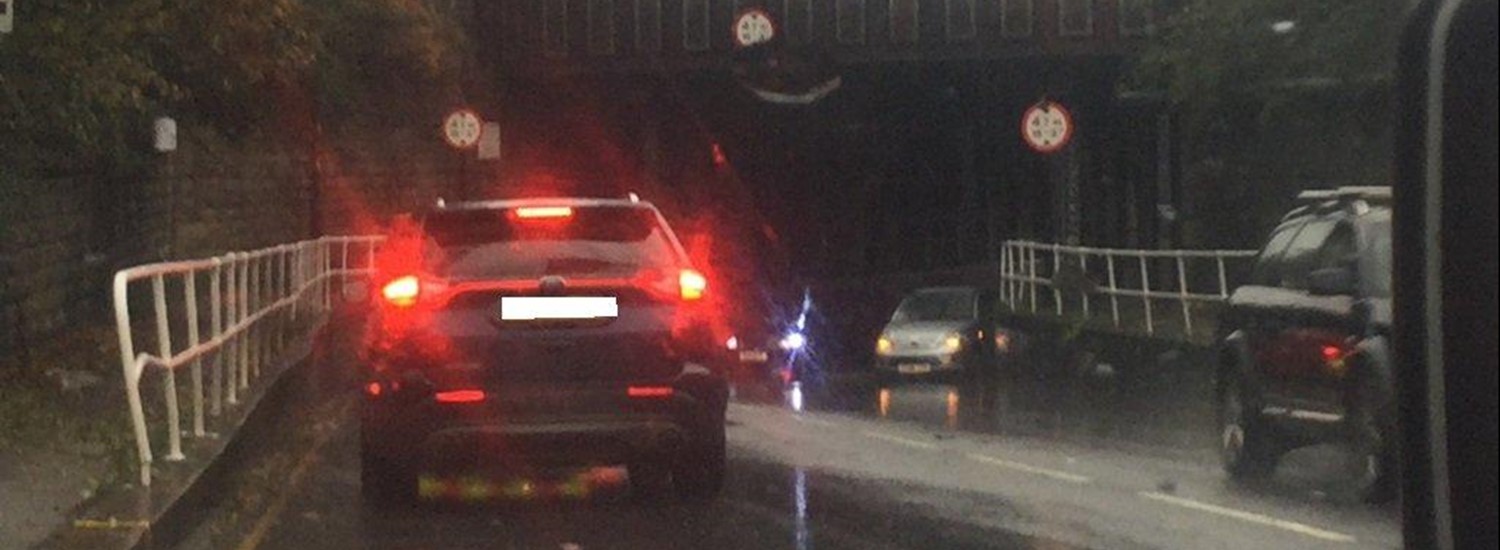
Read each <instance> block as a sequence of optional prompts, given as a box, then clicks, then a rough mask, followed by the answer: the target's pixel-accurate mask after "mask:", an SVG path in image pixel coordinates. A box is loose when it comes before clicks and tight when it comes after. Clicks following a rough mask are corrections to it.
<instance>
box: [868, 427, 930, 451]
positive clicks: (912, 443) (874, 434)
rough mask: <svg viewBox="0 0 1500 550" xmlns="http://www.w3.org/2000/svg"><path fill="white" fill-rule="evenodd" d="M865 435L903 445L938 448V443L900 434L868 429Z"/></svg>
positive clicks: (928, 448)
mask: <svg viewBox="0 0 1500 550" xmlns="http://www.w3.org/2000/svg"><path fill="white" fill-rule="evenodd" d="M865 435H867V436H870V437H873V438H875V439H882V440H885V441H889V442H891V443H899V444H901V445H906V446H908V447H916V448H918V449H927V450H933V449H936V448H937V445H934V444H931V443H928V442H926V441H917V440H915V439H907V438H904V437H900V436H894V435H886V434H883V433H880V432H869V431H867V432H865Z"/></svg>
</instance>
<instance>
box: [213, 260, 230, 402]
mask: <svg viewBox="0 0 1500 550" xmlns="http://www.w3.org/2000/svg"><path fill="white" fill-rule="evenodd" d="M223 283H224V259H223V258H214V270H213V272H212V273H211V274H209V276H208V286H209V289H210V290H209V295H208V301H209V304H208V307H209V310H210V311H211V313H209V314H208V317H209V318H208V328H209V330H210V331H212V332H211V334H212V335H213V336H212V339H213V341H215V342H218V343H219V344H218V345H219V348H218V349H215V350H214V355H213V364H212V369H213V371H212V372H210V373H209V377H208V381H209V391H208V414H210V415H212V416H219V414H220V413H222V412H223V411H224V386H223V384H224V351H225V348H226V347H227V346H228V345H229V343H228V342H225V341H223V340H221V338H223V337H224V284H223Z"/></svg>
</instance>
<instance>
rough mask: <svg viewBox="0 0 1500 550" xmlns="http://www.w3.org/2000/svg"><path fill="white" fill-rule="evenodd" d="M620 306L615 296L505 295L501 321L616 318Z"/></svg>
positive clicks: (502, 301) (501, 303) (501, 302)
mask: <svg viewBox="0 0 1500 550" xmlns="http://www.w3.org/2000/svg"><path fill="white" fill-rule="evenodd" d="M619 316H620V305H619V303H618V302H617V301H616V300H615V297H614V296H506V297H503V298H500V320H502V321H548V320H580V319H614V318H616V317H619Z"/></svg>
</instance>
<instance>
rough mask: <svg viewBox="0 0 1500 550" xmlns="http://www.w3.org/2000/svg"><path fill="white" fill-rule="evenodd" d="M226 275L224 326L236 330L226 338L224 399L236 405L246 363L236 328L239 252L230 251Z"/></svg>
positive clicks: (238, 305) (237, 325)
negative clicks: (241, 374) (243, 367)
mask: <svg viewBox="0 0 1500 550" xmlns="http://www.w3.org/2000/svg"><path fill="white" fill-rule="evenodd" d="M225 275H226V276H225V280H224V282H225V284H224V288H225V291H226V292H225V296H227V297H228V299H227V300H225V303H224V306H225V308H224V326H225V327H226V328H225V330H226V331H234V334H233V335H230V336H229V337H228V338H226V339H225V345H227V346H229V350H228V351H227V352H226V354H225V355H226V356H227V357H228V358H229V360H228V362H227V364H228V365H229V372H227V373H225V376H224V378H225V380H224V382H225V387H224V389H225V390H227V391H226V393H227V395H226V396H225V397H224V399H225V401H228V402H229V404H230V405H236V404H239V402H240V398H239V379H240V378H239V372H240V369H241V368H242V367H241V366H240V365H243V364H244V363H243V362H242V361H241V355H240V349H241V346H240V332H239V331H238V330H235V329H237V328H239V319H240V255H239V253H237V252H230V253H229V269H227V270H225Z"/></svg>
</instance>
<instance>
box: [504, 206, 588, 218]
mask: <svg viewBox="0 0 1500 550" xmlns="http://www.w3.org/2000/svg"><path fill="white" fill-rule="evenodd" d="M512 212H514V213H515V217H516V219H520V220H557V219H564V218H571V217H573V208H572V207H569V206H525V207H521V208H517V209H515V210H513V211H512Z"/></svg>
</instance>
